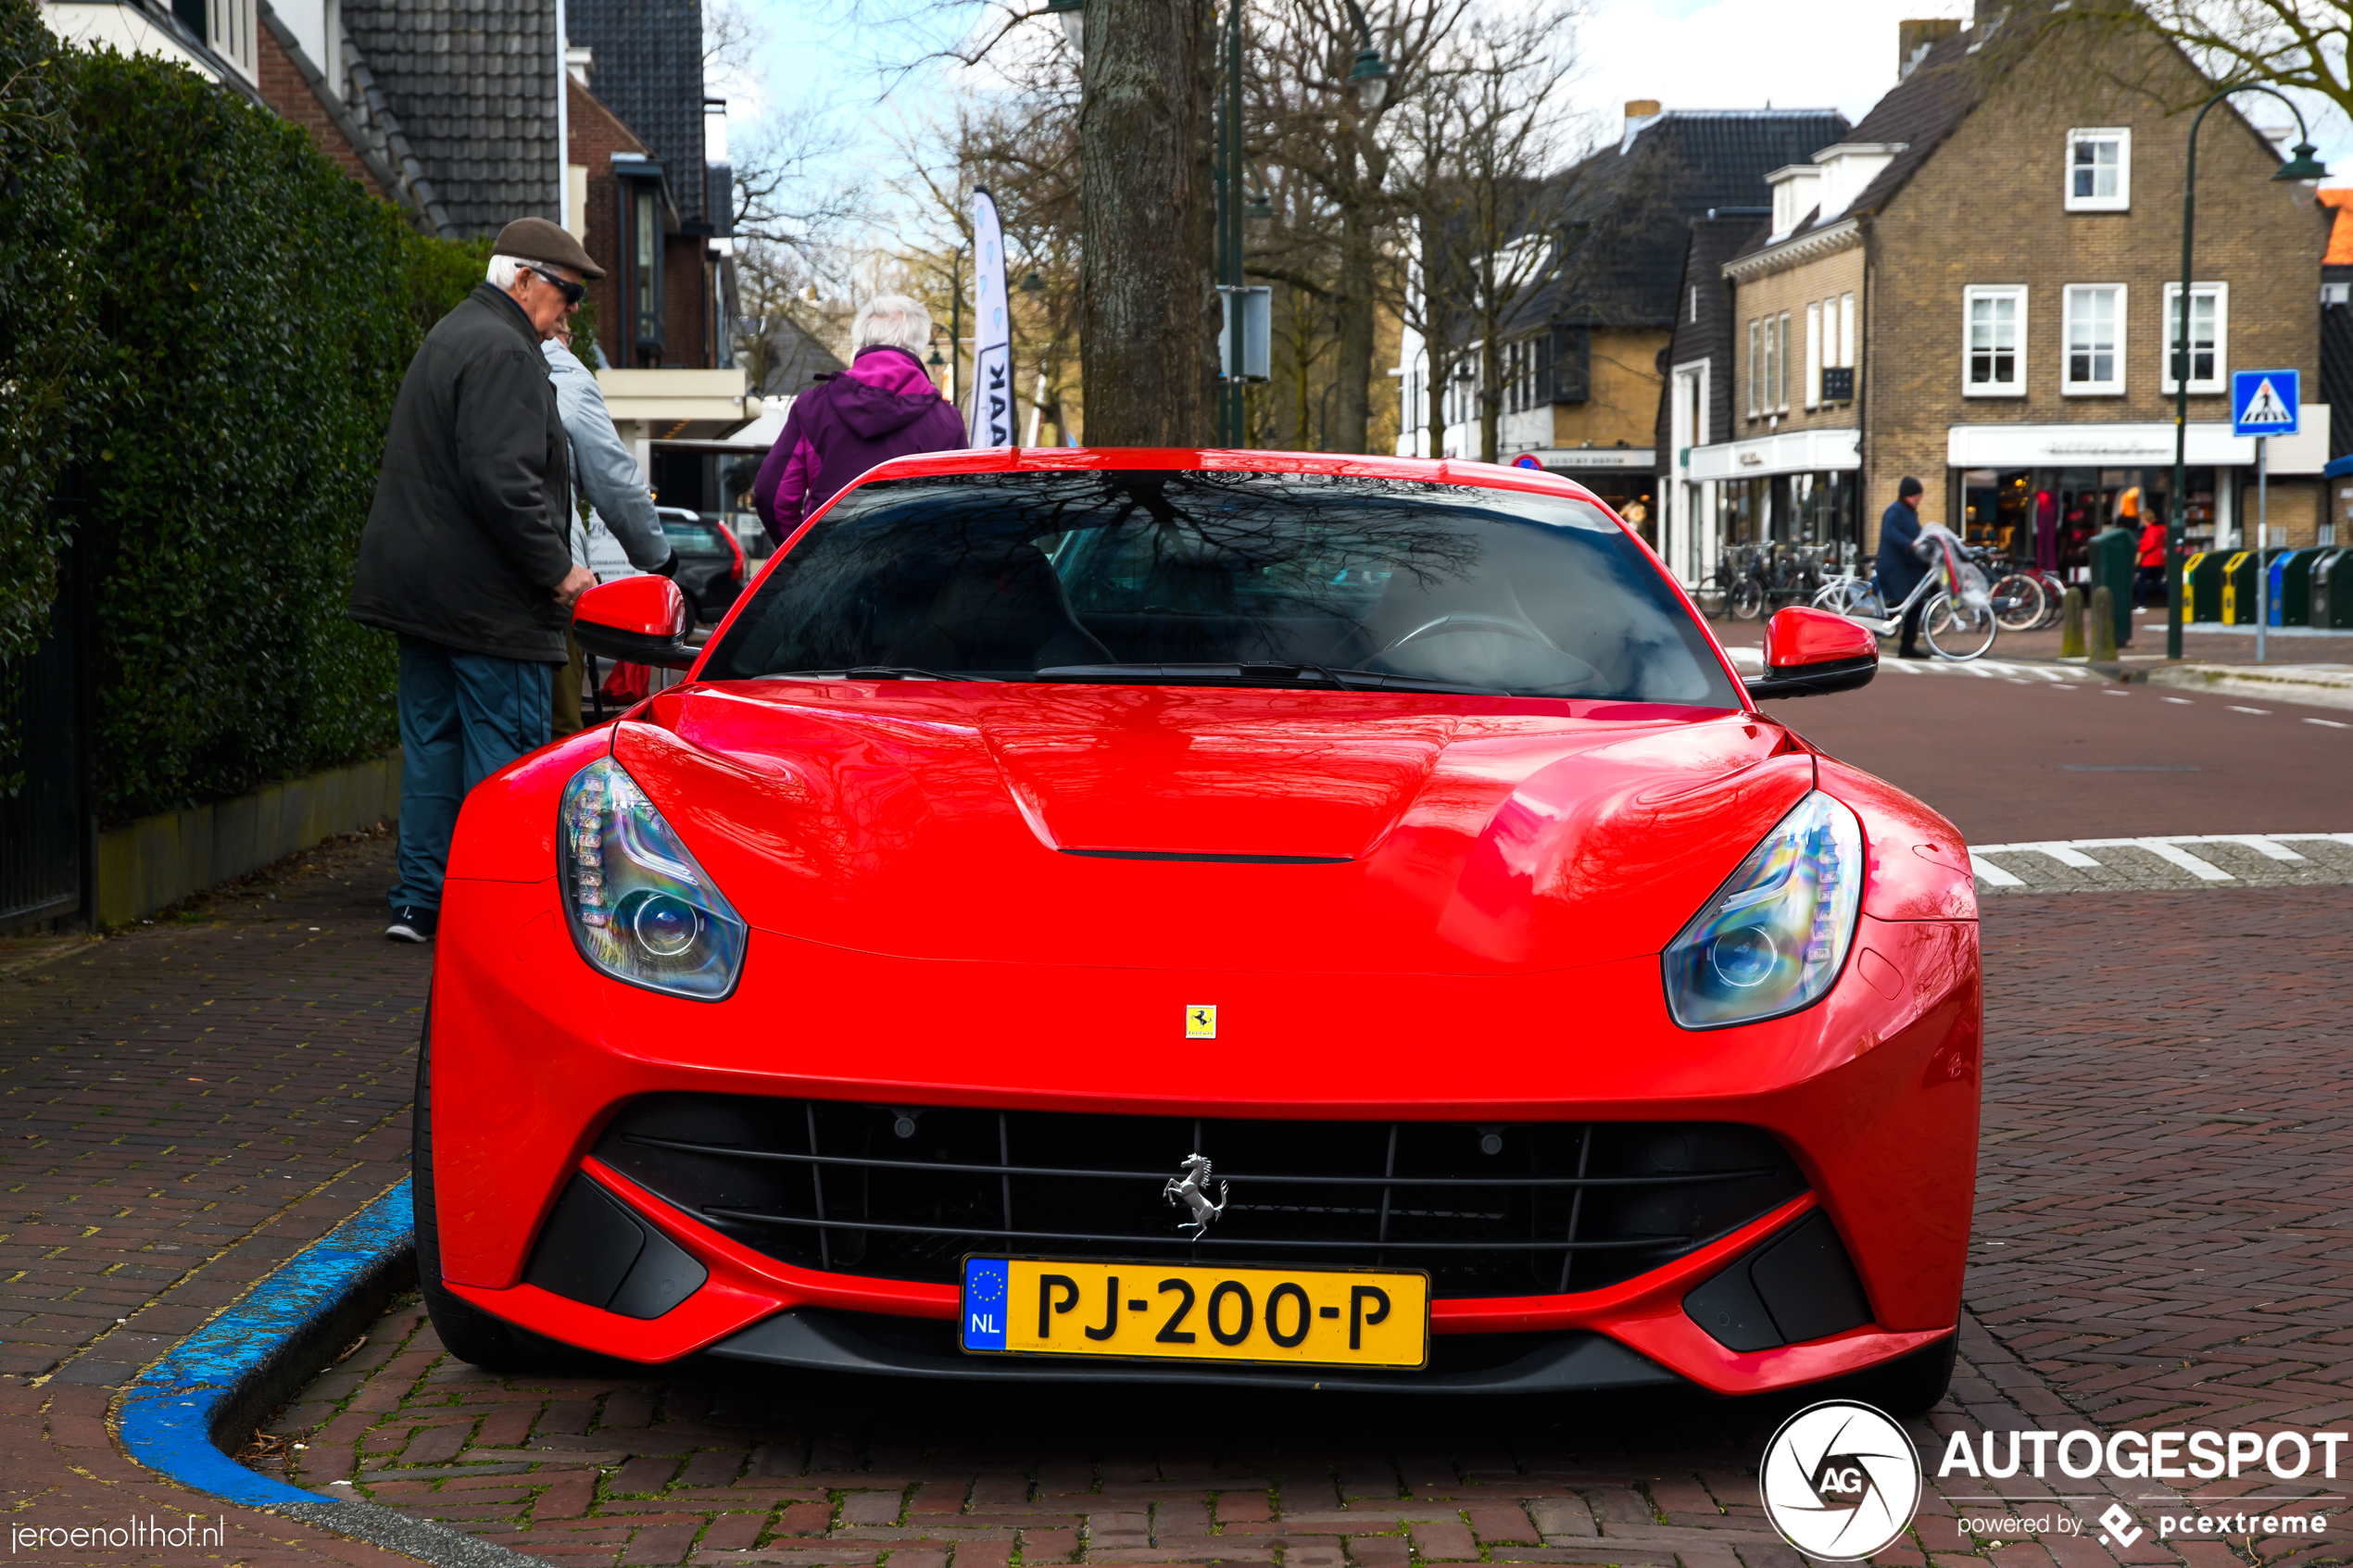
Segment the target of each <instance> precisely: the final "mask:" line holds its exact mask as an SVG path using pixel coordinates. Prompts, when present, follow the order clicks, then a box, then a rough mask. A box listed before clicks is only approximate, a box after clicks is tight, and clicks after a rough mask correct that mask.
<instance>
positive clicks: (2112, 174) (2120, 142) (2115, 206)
mask: <svg viewBox="0 0 2353 1568" xmlns="http://www.w3.org/2000/svg"><path fill="white" fill-rule="evenodd" d="M2132 205H2133V132H2131V131H2130V130H2128V129H2124V128H2122V127H2110V128H2104V129H2095V130H2088V131H2070V132H2068V133H2067V210H2068V211H2070V212H2122V211H2124V210H2126V209H2127V208H2129V207H2131V206H2132Z"/></svg>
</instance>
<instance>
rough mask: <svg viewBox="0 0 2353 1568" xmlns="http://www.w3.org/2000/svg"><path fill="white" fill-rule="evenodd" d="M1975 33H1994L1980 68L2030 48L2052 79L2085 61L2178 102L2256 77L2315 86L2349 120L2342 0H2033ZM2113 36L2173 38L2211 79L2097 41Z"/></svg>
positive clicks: (2349, 19) (2000, 65)
mask: <svg viewBox="0 0 2353 1568" xmlns="http://www.w3.org/2000/svg"><path fill="white" fill-rule="evenodd" d="M1980 31H1987V32H1990V33H1992V34H1993V35H1994V37H1993V39H1992V40H1990V41H1991V42H1994V49H1992V50H1990V51H1981V56H1982V55H1985V54H1991V55H1993V56H1994V59H1993V60H1991V61H1987V60H1983V59H1981V61H1980V66H1981V69H2011V68H2012V67H2014V66H2015V65H2016V64H2018V63H2020V62H2021V61H2022V60H2024V59H2026V58H2027V57H2029V56H2034V57H2036V58H2035V63H2036V64H2037V65H2039V66H2040V67H2041V68H2042V69H2044V70H2045V71H2046V72H2049V73H2051V74H2052V75H2054V76H2055V77H2058V78H2061V79H2064V78H2065V77H2067V76H2070V75H2073V74H2076V73H2078V72H2081V71H2082V70H2083V69H2090V70H2092V71H2094V72H2095V73H2096V74H2098V75H2099V76H2101V77H2103V78H2105V79H2106V80H2108V82H2112V83H2115V84H2117V85H2120V86H2125V87H2129V88H2132V89H2134V90H2137V91H2140V92H2145V93H2147V94H2150V95H2152V96H2154V97H2156V98H2157V99H2158V101H2159V102H2161V103H2163V104H2164V105H2165V107H2168V108H2174V109H2179V108H2185V107H2191V106H2193V105H2195V104H2196V102H2197V101H2198V100H2199V99H2202V98H2204V97H2205V96H2206V95H2207V94H2208V93H2210V92H2212V91H2213V90H2214V89H2215V88H2218V87H2239V86H2246V85H2251V84H2254V83H2262V84H2264V85H2266V86H2271V87H2284V88H2288V89H2290V90H2295V91H2302V92H2305V93H2309V94H2315V95H2317V96H2319V97H2321V98H2323V99H2326V100H2327V101H2328V102H2329V103H2331V104H2333V105H2334V106H2335V107H2336V109H2337V111H2338V112H2339V113H2340V114H2343V115H2344V116H2346V117H2347V119H2353V4H2348V3H2347V0H2080V3H2078V4H2075V5H2070V6H2054V7H2051V8H2050V10H2049V11H2048V12H2047V13H2045V12H2044V8H2043V7H2041V6H2036V7H2034V8H2033V10H2032V12H2031V13H2030V12H2027V11H2023V10H2021V11H2020V13H2018V14H2017V15H2016V16H2015V17H2012V16H2009V15H2005V16H2003V17H2002V18H2001V19H2000V21H1999V23H1998V24H1997V25H1996V26H1994V27H1992V28H1986V29H1981V30H1980ZM2119 34H2133V35H2138V36H2140V37H2143V38H2146V39H2150V40H2152V41H2154V40H2158V39H2162V40H2164V41H2165V42H2167V43H2170V44H2173V45H2175V46H2176V47H2178V48H2179V49H2180V50H2181V51H2182V52H2183V53H2184V54H2186V55H2187V56H2189V57H2190V60H2191V62H2192V63H2193V64H2195V65H2196V67H2197V68H2198V69H2199V70H2200V71H2202V72H2203V73H2204V74H2205V76H2206V77H2207V78H2208V79H2210V81H2211V83H2212V85H2211V86H2208V85H2207V84H2206V83H2204V82H2197V81H2196V80H2195V79H2193V78H2190V77H2189V76H2188V75H2187V73H2185V72H2183V71H2181V70H2180V69H2178V68H2177V67H2176V66H2175V63H2174V62H2173V61H2171V60H2169V59H2166V58H2164V57H2163V56H2162V55H2161V54H2155V53H2151V52H2148V51H2121V52H2120V51H2115V50H2111V49H2108V48H2105V47H2102V45H2103V44H2105V42H2106V41H2107V40H2108V38H2110V37H2113V36H2116V35H2119ZM1971 36H1972V37H1974V36H1975V34H1974V33H1972V35H1971ZM1981 42H1985V41H1981ZM2053 44H2060V45H2061V47H2057V48H2053V47H2051V45H2053ZM2068 44H2074V45H2077V46H2079V47H2077V48H2075V49H2072V50H2070V49H2069V48H2067V47H2065V45H2068ZM2240 102H2241V103H2242V104H2246V103H2248V102H2249V100H2246V99H2241V100H2240Z"/></svg>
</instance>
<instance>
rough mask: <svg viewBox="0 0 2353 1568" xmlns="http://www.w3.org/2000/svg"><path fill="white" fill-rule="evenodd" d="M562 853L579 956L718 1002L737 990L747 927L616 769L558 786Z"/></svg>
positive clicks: (592, 766)
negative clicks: (561, 796)
mask: <svg viewBox="0 0 2353 1568" xmlns="http://www.w3.org/2000/svg"><path fill="white" fill-rule="evenodd" d="M558 825H559V831H560V840H561V842H560V847H559V849H558V852H557V854H558V859H560V860H561V861H562V862H563V871H564V918H565V919H566V920H567V921H568V922H570V923H571V925H572V939H573V942H574V943H575V944H577V945H578V947H579V948H580V956H581V957H583V958H585V959H586V960H588V961H589V962H590V963H592V964H594V965H596V967H597V968H598V969H601V970H603V971H604V972H606V973H607V974H610V975H611V976H612V977H613V978H615V979H616V980H626V981H628V982H629V983H630V984H631V985H643V986H646V987H648V989H651V990H655V991H667V992H669V993H670V994H671V995H673V996H677V997H696V998H698V999H699V1000H703V1001H716V1000H717V999H719V998H720V997H724V996H725V995H726V994H727V993H728V992H729V991H731V990H733V989H735V985H736V975H737V974H739V973H741V972H742V971H743V967H744V941H745V938H746V937H747V936H748V935H749V934H750V927H749V926H747V925H746V924H745V923H744V921H743V917H742V916H740V915H738V914H736V911H735V908H734V906H732V905H730V904H729V903H728V902H727V900H726V898H725V897H724V896H723V895H722V894H721V893H720V891H719V889H718V887H717V886H716V885H715V884H713V883H712V882H711V878H710V876H709V875H707V874H706V873H705V872H704V871H703V869H702V868H701V867H700V866H698V865H697V864H695V858H694V857H693V856H692V855H690V854H688V853H687V852H686V846H685V845H683V844H681V843H679V842H678V835H677V834H674V833H673V832H672V831H671V830H670V824H669V823H668V822H663V821H662V820H661V812H659V811H657V810H655V809H654V807H653V802H652V801H650V800H648V799H647V798H646V796H645V792H644V791H643V790H641V789H639V788H638V787H637V781H636V780H635V779H633V778H631V777H630V776H629V774H628V772H627V771H626V770H624V769H623V767H622V765H621V764H620V763H618V762H616V761H614V760H613V759H611V758H610V757H603V758H598V759H597V760H596V761H594V762H591V763H589V764H588V766H586V767H585V768H583V769H581V770H580V771H578V772H577V773H574V774H573V776H572V782H571V783H570V784H566V785H564V798H563V815H562V817H561V818H560V821H559V824H558Z"/></svg>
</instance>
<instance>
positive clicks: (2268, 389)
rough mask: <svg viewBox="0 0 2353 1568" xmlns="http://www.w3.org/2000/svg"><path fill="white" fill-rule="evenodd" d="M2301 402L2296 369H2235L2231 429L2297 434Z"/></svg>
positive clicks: (2248, 432) (2239, 432) (2237, 432)
mask: <svg viewBox="0 0 2353 1568" xmlns="http://www.w3.org/2000/svg"><path fill="white" fill-rule="evenodd" d="M2299 402H2300V398H2299V397H2298V395H2297V391H2296V371H2294V370H2234V371H2233V372H2232V373H2231V433H2232V434H2233V435H2294V434H2295V433H2296V415H2297V413H2298V412H2300V409H2299V408H2298V404H2299Z"/></svg>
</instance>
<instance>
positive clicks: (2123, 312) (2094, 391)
mask: <svg viewBox="0 0 2353 1568" xmlns="http://www.w3.org/2000/svg"><path fill="white" fill-rule="evenodd" d="M2092 289H2110V290H2113V291H2115V294H2116V376H2115V379H2114V380H2112V381H2076V380H2075V379H2073V378H2074V371H2075V296H2076V295H2079V294H2082V293H2085V292H2087V291H2089V290H2092ZM2129 303H2130V301H2129V298H2128V296H2127V294H2126V291H2125V286H2124V285H2123V284H2122V283H2069V284H2068V285H2067V286H2066V287H2065V288H2063V289H2061V290H2060V291H2059V395H2061V396H2063V397H2117V396H2120V395H2122V394H2123V392H2124V362H2125V358H2126V348H2127V344H2126V342H2125V340H2126V338H2127V337H2128V336H2130V332H2129V331H2128V329H2127V323H2128V322H2129V321H2130V320H2132V317H2131V315H2130V313H2129V311H2128V308H2127V307H2128V305H2129Z"/></svg>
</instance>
